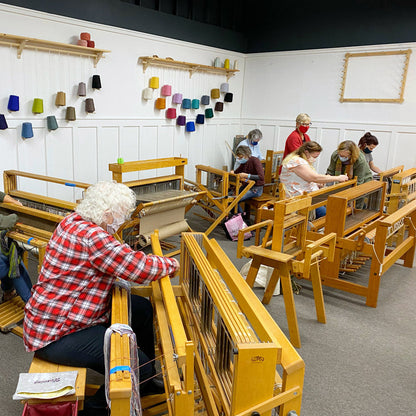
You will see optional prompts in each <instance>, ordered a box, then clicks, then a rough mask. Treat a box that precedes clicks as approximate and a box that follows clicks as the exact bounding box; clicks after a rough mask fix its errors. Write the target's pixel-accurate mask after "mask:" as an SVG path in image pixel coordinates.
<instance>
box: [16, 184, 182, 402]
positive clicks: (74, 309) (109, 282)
mask: <svg viewBox="0 0 416 416" xmlns="http://www.w3.org/2000/svg"><path fill="white" fill-rule="evenodd" d="M135 205H136V196H135V194H134V192H133V191H132V190H131V189H130V188H128V187H127V186H126V185H124V184H121V183H115V182H99V183H97V184H95V185H92V186H90V187H89V188H88V189H87V190H86V192H85V195H84V198H83V199H82V201H81V202H80V203H79V204H78V205H77V207H76V209H75V212H74V213H72V214H70V215H68V216H66V217H65V218H64V219H63V220H62V221H61V222H60V223H59V224H58V226H57V228H56V229H55V231H54V233H53V235H52V237H51V239H50V241H49V243H48V245H47V247H46V252H45V257H44V260H43V264H42V268H41V271H40V274H39V279H38V282H37V284H35V285H34V287H33V294H32V296H31V298H30V299H29V301H28V303H27V304H26V307H25V317H24V322H23V331H24V332H23V341H24V344H25V348H26V351H28V352H34V353H35V356H37V357H39V358H41V359H44V360H47V361H51V362H54V363H58V364H64V365H69V366H75V367H87V368H91V369H93V370H95V371H97V372H99V373H101V374H104V352H103V345H104V334H105V331H106V329H107V327H108V326H109V325H110V313H111V291H112V288H113V286H114V282H115V280H116V279H123V280H128V281H132V282H134V283H136V284H149V283H150V282H152V281H154V280H158V279H160V278H161V277H163V276H170V277H172V276H173V275H174V274H175V273H176V272H177V270H178V269H179V263H178V261H177V260H176V259H174V258H168V257H161V256H155V255H145V254H144V253H143V252H141V251H134V250H133V249H132V248H131V247H130V246H128V245H127V244H122V243H120V242H119V241H118V240H116V239H115V238H114V237H113V235H112V233H114V232H115V231H116V230H117V229H118V228H119V227H120V225H121V224H122V223H123V222H124V221H126V220H127V218H128V216H129V214H130V212H131V211H132V210H133V209H134V208H135ZM131 311H132V314H131V316H132V322H131V327H132V329H133V331H134V332H135V333H136V337H137V342H138V346H139V347H140V348H139V349H138V354H139V361H140V365H141V367H140V379H141V381H144V380H150V381H147V382H144V383H142V384H141V385H140V386H141V387H140V389H141V394H142V395H146V394H153V393H161V392H164V388H163V383H161V382H160V380H157V379H154V378H152V377H153V375H154V374H155V369H154V364H153V360H154V358H155V350H154V335H153V309H152V305H151V303H150V301H149V300H148V299H145V298H142V297H140V296H134V295H133V296H131ZM101 391H102V390H101ZM104 406H105V404H104Z"/></svg>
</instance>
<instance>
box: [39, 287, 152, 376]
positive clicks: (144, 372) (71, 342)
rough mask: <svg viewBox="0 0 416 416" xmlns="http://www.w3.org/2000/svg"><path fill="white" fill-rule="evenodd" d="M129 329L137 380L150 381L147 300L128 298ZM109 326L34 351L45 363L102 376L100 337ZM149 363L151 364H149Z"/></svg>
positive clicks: (150, 307) (82, 332)
mask: <svg viewBox="0 0 416 416" xmlns="http://www.w3.org/2000/svg"><path fill="white" fill-rule="evenodd" d="M131 307H132V310H131V317H132V322H131V327H132V330H133V331H134V333H135V334H136V338H137V346H138V347H139V349H138V353H139V362H140V380H141V381H144V380H146V379H148V378H150V377H152V376H153V375H154V373H155V370H154V358H155V348H154V337H153V308H152V304H151V303H150V301H149V300H148V299H145V298H142V297H141V296H134V295H133V296H132V297H131ZM108 327H109V325H105V324H103V325H95V326H92V327H90V328H85V329H82V330H80V331H77V332H73V333H72V334H69V335H65V336H64V337H62V338H60V339H58V340H56V341H54V342H52V343H51V344H49V345H47V346H46V347H43V348H41V349H40V350H38V351H36V353H35V355H36V356H37V357H39V358H42V359H44V360H46V361H51V362H53V363H57V364H64V365H68V366H72V367H87V368H91V369H93V370H95V371H97V372H98V373H101V374H104V372H105V367H104V334H105V331H106V329H107V328H108ZM149 360H152V361H151V362H149Z"/></svg>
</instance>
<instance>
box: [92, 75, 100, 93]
mask: <svg viewBox="0 0 416 416" xmlns="http://www.w3.org/2000/svg"><path fill="white" fill-rule="evenodd" d="M92 88H93V89H95V90H99V89H100V88H101V78H100V76H99V75H93V76H92Z"/></svg>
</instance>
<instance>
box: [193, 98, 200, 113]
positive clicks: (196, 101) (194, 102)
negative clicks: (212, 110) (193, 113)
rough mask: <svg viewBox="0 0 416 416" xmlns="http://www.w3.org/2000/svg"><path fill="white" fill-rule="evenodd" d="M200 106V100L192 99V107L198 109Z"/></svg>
mask: <svg viewBox="0 0 416 416" xmlns="http://www.w3.org/2000/svg"><path fill="white" fill-rule="evenodd" d="M198 108H199V100H197V99H196V98H194V99H193V100H192V109H193V110H197V109H198Z"/></svg>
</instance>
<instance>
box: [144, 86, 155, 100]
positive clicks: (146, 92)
mask: <svg viewBox="0 0 416 416" xmlns="http://www.w3.org/2000/svg"><path fill="white" fill-rule="evenodd" d="M151 99H153V90H152V89H151V88H150V87H147V88H145V89H144V90H143V100H146V101H149V100H151Z"/></svg>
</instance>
